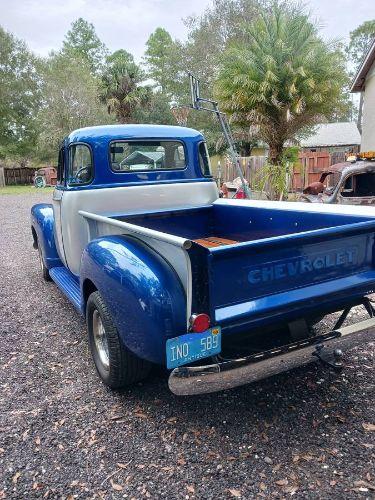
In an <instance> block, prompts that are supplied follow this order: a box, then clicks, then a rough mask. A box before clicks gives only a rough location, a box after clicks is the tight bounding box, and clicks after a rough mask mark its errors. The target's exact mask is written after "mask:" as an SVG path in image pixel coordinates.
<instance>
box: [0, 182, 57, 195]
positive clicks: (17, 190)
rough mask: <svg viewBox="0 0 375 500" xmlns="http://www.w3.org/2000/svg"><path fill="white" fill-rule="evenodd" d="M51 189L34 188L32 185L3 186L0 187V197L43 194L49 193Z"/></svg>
mask: <svg viewBox="0 0 375 500" xmlns="http://www.w3.org/2000/svg"><path fill="white" fill-rule="evenodd" d="M51 191H53V188H50V187H47V188H39V189H38V188H36V187H34V186H32V185H30V186H5V187H0V196H1V195H2V194H25V193H39V192H40V193H45V192H47V193H48V192H51Z"/></svg>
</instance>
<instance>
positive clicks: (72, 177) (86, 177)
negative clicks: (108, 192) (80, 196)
mask: <svg viewBox="0 0 375 500" xmlns="http://www.w3.org/2000/svg"><path fill="white" fill-rule="evenodd" d="M92 178H93V162H92V153H91V149H90V148H89V146H88V145H87V144H72V145H71V146H70V148H69V174H68V182H69V184H70V185H72V184H73V185H74V184H89V183H90V182H91V181H92Z"/></svg>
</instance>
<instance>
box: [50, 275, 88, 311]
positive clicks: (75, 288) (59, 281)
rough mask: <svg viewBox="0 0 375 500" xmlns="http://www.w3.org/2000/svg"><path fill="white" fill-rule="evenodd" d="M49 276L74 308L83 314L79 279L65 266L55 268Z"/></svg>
mask: <svg viewBox="0 0 375 500" xmlns="http://www.w3.org/2000/svg"><path fill="white" fill-rule="evenodd" d="M49 274H50V276H51V278H52V279H53V281H54V282H55V283H56V285H57V286H58V287H59V288H60V290H61V291H62V292H63V293H64V294H65V295H66V297H67V298H68V299H69V300H70V301H71V302H72V303H73V305H74V307H75V308H76V309H77V310H78V311H79V312H81V309H82V302H81V290H80V286H79V280H78V278H77V277H76V276H75V275H74V274H73V273H71V272H70V271H69V269H67V268H66V267H64V266H61V267H54V268H53V269H51V270H50V272H49Z"/></svg>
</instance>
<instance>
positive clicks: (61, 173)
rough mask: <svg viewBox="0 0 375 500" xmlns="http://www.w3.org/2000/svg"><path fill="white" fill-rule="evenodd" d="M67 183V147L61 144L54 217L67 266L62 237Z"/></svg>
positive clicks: (61, 254)
mask: <svg viewBox="0 0 375 500" xmlns="http://www.w3.org/2000/svg"><path fill="white" fill-rule="evenodd" d="M65 183H66V175H65V147H64V145H62V146H61V148H60V151H59V159H58V165H57V182H56V187H55V190H54V191H53V195H52V206H53V217H54V235H55V244H56V248H57V252H58V254H59V257H60V259H61V261H62V262H63V264H64V265H65V266H66V258H65V252H64V242H63V237H62V227H61V203H62V199H63V196H64V190H65Z"/></svg>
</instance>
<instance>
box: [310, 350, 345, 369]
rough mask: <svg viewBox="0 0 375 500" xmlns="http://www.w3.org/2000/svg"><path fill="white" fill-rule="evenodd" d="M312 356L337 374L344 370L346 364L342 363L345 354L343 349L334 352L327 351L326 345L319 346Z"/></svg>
mask: <svg viewBox="0 0 375 500" xmlns="http://www.w3.org/2000/svg"><path fill="white" fill-rule="evenodd" d="M312 355H313V356H316V357H317V358H318V359H319V361H320V362H321V363H322V364H323V365H325V366H328V367H329V368H332V369H333V370H335V371H336V372H340V371H341V370H342V369H343V368H344V363H343V362H342V358H343V352H342V350H341V349H335V350H334V351H333V352H332V351H328V350H327V349H325V348H324V344H317V345H316V346H315V351H314V352H313V353H312Z"/></svg>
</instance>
